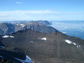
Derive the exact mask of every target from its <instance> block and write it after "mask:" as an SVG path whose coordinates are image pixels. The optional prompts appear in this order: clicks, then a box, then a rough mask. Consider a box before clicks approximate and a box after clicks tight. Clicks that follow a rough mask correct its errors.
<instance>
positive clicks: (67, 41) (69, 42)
mask: <svg viewBox="0 0 84 63" xmlns="http://www.w3.org/2000/svg"><path fill="white" fill-rule="evenodd" d="M65 42H66V43H68V44H73V45H77V44H76V43H74V42H72V41H70V40H65Z"/></svg>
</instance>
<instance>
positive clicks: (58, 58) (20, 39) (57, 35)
mask: <svg viewBox="0 0 84 63" xmlns="http://www.w3.org/2000/svg"><path fill="white" fill-rule="evenodd" d="M13 25H14V24H13ZM16 25H18V24H16ZM19 26H22V27H21V28H17V27H19ZM4 27H5V26H4ZM17 27H16V28H17V29H19V30H17V31H14V32H15V33H12V34H6V35H1V36H0V46H3V47H4V48H2V50H3V49H4V50H7V51H11V52H15V53H23V54H25V55H28V56H29V57H30V58H31V59H32V61H33V62H34V63H84V40H82V39H79V38H76V37H71V36H67V35H65V34H63V33H61V32H59V31H58V30H56V29H54V28H53V27H50V26H46V25H45V24H43V23H42V22H41V23H38V22H33V23H32V22H30V23H27V24H26V25H24V24H19V25H18V26H17ZM21 29H22V30H21Z"/></svg>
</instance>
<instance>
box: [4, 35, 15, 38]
mask: <svg viewBox="0 0 84 63" xmlns="http://www.w3.org/2000/svg"><path fill="white" fill-rule="evenodd" d="M2 38H14V36H12V35H4V36H2Z"/></svg>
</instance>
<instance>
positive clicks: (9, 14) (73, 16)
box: [0, 10, 84, 21]
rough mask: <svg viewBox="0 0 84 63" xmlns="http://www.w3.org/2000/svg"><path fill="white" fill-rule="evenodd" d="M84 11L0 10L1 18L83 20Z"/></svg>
mask: <svg viewBox="0 0 84 63" xmlns="http://www.w3.org/2000/svg"><path fill="white" fill-rule="evenodd" d="M83 16H84V12H57V11H53V10H26V11H25V10H16V11H0V21H1V20H84V18H83Z"/></svg>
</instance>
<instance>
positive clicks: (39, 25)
mask: <svg viewBox="0 0 84 63" xmlns="http://www.w3.org/2000/svg"><path fill="white" fill-rule="evenodd" d="M50 24H51V23H50V22H48V21H41V20H40V21H29V22H28V21H26V22H24V21H18V22H16V21H14V22H2V23H0V35H5V34H12V33H14V32H17V31H19V30H26V29H31V30H34V31H39V32H43V33H50V32H52V31H53V30H51V29H49V28H48V27H46V26H45V25H50ZM43 28H44V29H45V30H43Z"/></svg>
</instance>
